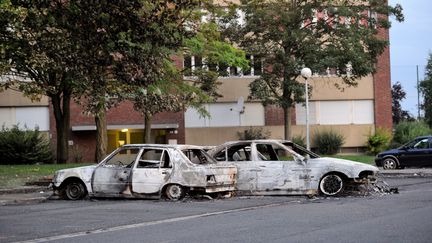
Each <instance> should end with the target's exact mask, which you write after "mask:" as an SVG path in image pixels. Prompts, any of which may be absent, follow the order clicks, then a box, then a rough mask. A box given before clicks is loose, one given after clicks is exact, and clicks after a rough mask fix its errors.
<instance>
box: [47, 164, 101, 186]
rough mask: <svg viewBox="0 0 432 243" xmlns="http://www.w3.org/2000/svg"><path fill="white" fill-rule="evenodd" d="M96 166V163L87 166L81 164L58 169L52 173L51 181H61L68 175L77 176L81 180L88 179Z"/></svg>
mask: <svg viewBox="0 0 432 243" xmlns="http://www.w3.org/2000/svg"><path fill="white" fill-rule="evenodd" d="M96 166H97V165H89V166H81V167H76V168H70V169H63V170H58V171H56V173H55V175H54V178H53V182H54V183H56V182H61V181H63V180H64V179H65V178H68V177H78V178H80V179H82V180H83V181H89V180H90V178H91V176H92V174H93V171H94V170H95V168H96Z"/></svg>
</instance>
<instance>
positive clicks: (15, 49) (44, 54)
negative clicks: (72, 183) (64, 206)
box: [0, 0, 76, 163]
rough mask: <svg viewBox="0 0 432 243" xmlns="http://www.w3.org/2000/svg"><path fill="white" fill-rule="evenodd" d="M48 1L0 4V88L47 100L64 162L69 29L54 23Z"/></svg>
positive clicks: (71, 86)
mask: <svg viewBox="0 0 432 243" xmlns="http://www.w3.org/2000/svg"><path fill="white" fill-rule="evenodd" d="M48 9H49V4H48V1H9V0H5V1H2V2H1V3H0V76H2V75H3V77H2V79H3V80H2V81H3V82H2V83H1V88H17V89H19V90H20V91H22V92H23V93H24V95H26V96H29V97H30V98H31V99H33V100H37V99H40V97H41V96H42V95H46V96H48V97H49V98H50V102H51V104H52V107H53V112H54V117H55V123H56V130H57V137H56V140H57V159H56V162H58V163H64V162H66V161H67V159H68V145H67V141H68V132H69V117H70V111H69V104H70V101H71V98H72V96H73V95H74V90H75V86H76V82H75V80H74V75H75V74H74V71H73V70H74V68H73V66H69V63H71V59H70V58H71V55H70V51H71V50H72V49H73V48H74V46H73V43H72V42H71V40H70V36H69V35H68V33H67V31H65V30H63V29H61V28H60V27H59V26H58V24H57V23H56V22H55V21H53V17H54V15H53V13H52V12H51V11H47V10H48Z"/></svg>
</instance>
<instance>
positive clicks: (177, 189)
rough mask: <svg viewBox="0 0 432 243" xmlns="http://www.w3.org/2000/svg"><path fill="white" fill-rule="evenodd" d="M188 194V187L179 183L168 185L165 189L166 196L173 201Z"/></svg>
mask: <svg viewBox="0 0 432 243" xmlns="http://www.w3.org/2000/svg"><path fill="white" fill-rule="evenodd" d="M185 195H186V189H185V188H184V187H183V186H181V185H178V184H171V185H168V186H167V187H166V189H165V196H166V197H167V198H168V199H169V200H172V201H178V200H180V199H182V198H183V197H184V196H185Z"/></svg>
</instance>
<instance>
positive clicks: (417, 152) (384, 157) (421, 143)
mask: <svg viewBox="0 0 432 243" xmlns="http://www.w3.org/2000/svg"><path fill="white" fill-rule="evenodd" d="M375 164H376V165H377V166H382V167H383V168H384V169H385V170H394V169H397V168H400V169H403V168H405V167H426V166H432V136H422V137H417V138H415V139H414V140H412V141H411V142H409V143H407V144H405V145H403V146H401V147H399V148H396V149H391V150H387V151H384V152H381V153H379V154H378V155H377V156H376V157H375Z"/></svg>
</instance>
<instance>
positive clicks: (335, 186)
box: [319, 174, 345, 196]
mask: <svg viewBox="0 0 432 243" xmlns="http://www.w3.org/2000/svg"><path fill="white" fill-rule="evenodd" d="M344 188H345V181H344V179H343V178H342V177H341V176H340V175H338V174H327V175H325V176H323V178H321V181H320V183H319V191H320V192H321V194H323V195H325V196H337V195H339V194H341V193H342V192H343V190H344Z"/></svg>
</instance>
